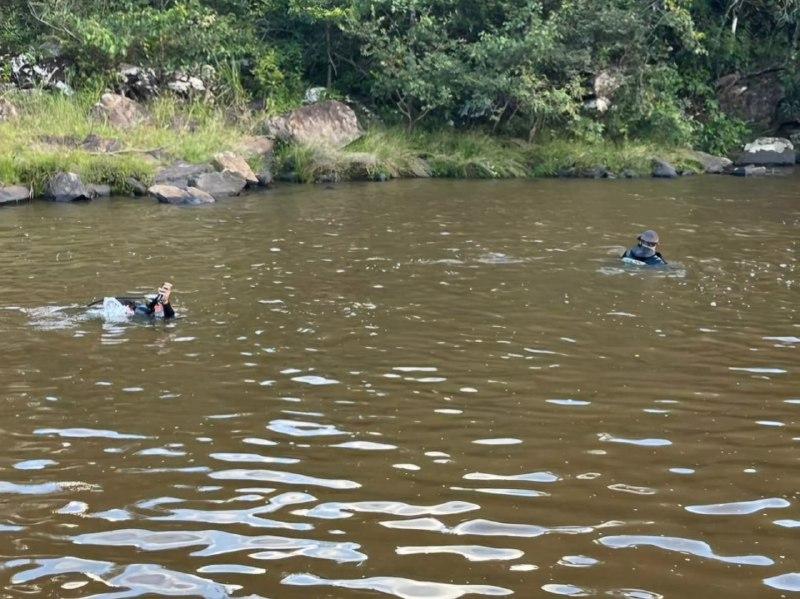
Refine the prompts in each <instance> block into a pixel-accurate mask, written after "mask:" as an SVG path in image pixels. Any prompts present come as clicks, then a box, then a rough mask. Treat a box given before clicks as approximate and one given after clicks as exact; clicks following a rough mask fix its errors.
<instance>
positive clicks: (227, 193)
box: [189, 171, 247, 200]
mask: <svg viewBox="0 0 800 599" xmlns="http://www.w3.org/2000/svg"><path fill="white" fill-rule="evenodd" d="M189 184H190V185H191V186H192V187H196V188H197V189H202V190H203V191H205V192H206V193H209V194H211V195H212V196H214V199H217V200H218V199H220V198H225V197H231V196H238V195H239V194H240V193H242V190H243V189H244V188H245V186H246V185H247V181H245V180H244V179H243V178H242V177H240V176H239V175H238V174H236V173H233V172H231V171H223V172H221V173H203V174H201V175H197V176H195V177H192V178H191V179H189Z"/></svg>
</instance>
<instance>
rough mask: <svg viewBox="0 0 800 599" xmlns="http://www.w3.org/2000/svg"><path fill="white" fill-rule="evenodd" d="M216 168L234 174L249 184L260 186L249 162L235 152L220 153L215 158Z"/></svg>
mask: <svg viewBox="0 0 800 599" xmlns="http://www.w3.org/2000/svg"><path fill="white" fill-rule="evenodd" d="M214 166H216V167H217V168H218V169H219V170H220V171H222V172H223V173H233V174H234V175H238V176H239V177H241V178H242V179H244V180H245V181H247V183H252V184H253V185H257V184H258V177H256V174H255V173H254V172H253V169H251V168H250V165H249V164H247V161H246V160H245V159H244V158H242V157H241V156H239V155H238V154H234V153H233V152H220V153H219V154H216V155H215V156H214Z"/></svg>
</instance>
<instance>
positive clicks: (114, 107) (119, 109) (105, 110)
mask: <svg viewBox="0 0 800 599" xmlns="http://www.w3.org/2000/svg"><path fill="white" fill-rule="evenodd" d="M92 114H93V115H94V116H95V118H100V119H105V120H106V121H107V122H108V123H109V124H110V125H112V126H114V127H119V128H120V129H129V128H131V127H135V126H136V125H139V124H141V123H143V122H145V121H146V120H147V114H146V113H145V111H144V109H143V108H142V107H141V105H140V104H138V103H137V102H134V101H133V100H131V99H130V98H126V97H125V96H120V95H118V94H103V96H102V98H100V101H99V102H98V103H97V104H95V105H94V108H92Z"/></svg>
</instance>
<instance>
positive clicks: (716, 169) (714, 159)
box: [692, 151, 733, 175]
mask: <svg viewBox="0 0 800 599" xmlns="http://www.w3.org/2000/svg"><path fill="white" fill-rule="evenodd" d="M692 158H693V159H694V160H696V161H697V162H698V163H699V164H700V166H702V167H703V172H705V173H708V174H712V175H719V174H721V173H724V172H725V171H727V170H728V169H730V167H731V166H732V165H733V161H732V160H731V159H730V158H725V157H724V156H714V155H713V154H707V153H706V152H700V151H694V152H692Z"/></svg>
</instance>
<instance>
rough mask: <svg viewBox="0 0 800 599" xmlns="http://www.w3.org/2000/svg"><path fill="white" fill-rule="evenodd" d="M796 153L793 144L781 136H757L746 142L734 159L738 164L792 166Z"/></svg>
mask: <svg viewBox="0 0 800 599" xmlns="http://www.w3.org/2000/svg"><path fill="white" fill-rule="evenodd" d="M795 160H796V155H795V150H794V145H792V142H790V141H789V140H788V139H785V138H783V137H759V138H758V139H757V140H755V141H754V142H752V143H749V144H747V145H746V146H745V147H744V152H742V153H741V154H740V155H739V157H738V158H737V159H736V164H737V165H738V166H743V165H747V164H753V165H756V166H759V165H761V166H792V165H793V164H794V163H795Z"/></svg>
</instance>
